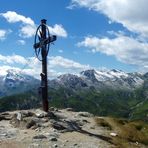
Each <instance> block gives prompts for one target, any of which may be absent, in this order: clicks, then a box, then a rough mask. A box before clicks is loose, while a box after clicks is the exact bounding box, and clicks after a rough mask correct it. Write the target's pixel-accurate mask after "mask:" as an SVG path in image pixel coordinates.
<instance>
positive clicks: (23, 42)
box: [17, 40, 26, 45]
mask: <svg viewBox="0 0 148 148" xmlns="http://www.w3.org/2000/svg"><path fill="white" fill-rule="evenodd" d="M17 42H18V44H20V45H25V44H26V42H25V40H18V41H17Z"/></svg>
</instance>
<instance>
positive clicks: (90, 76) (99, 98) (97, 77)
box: [0, 69, 148, 121]
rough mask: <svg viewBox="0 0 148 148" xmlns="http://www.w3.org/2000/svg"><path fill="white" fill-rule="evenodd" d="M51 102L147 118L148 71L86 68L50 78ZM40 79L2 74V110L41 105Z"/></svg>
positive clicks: (0, 107)
mask: <svg viewBox="0 0 148 148" xmlns="http://www.w3.org/2000/svg"><path fill="white" fill-rule="evenodd" d="M48 85H49V89H48V91H49V104H50V106H55V107H59V108H67V107H71V108H74V109H75V110H76V111H88V112H91V113H94V114H97V115H101V116H116V117H126V118H131V119H143V120H147V121H148V73H145V74H141V73H125V72H123V71H120V70H115V69H113V70H100V71H98V70H85V71H82V72H81V73H79V74H78V75H74V74H64V75H61V76H59V77H57V78H55V79H52V80H49V84H48ZM39 86H40V80H38V79H35V78H34V77H32V76H28V75H26V74H23V73H20V72H18V71H14V70H9V71H8V72H7V74H6V75H3V76H0V96H1V99H0V111H5V110H14V109H28V108H33V107H39V106H40V105H41V98H40V97H39V96H38V93H37V91H38V87H39Z"/></svg>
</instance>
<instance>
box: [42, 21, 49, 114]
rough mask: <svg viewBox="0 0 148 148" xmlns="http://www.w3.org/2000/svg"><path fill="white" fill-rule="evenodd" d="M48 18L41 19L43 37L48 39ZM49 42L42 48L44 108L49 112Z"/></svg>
mask: <svg viewBox="0 0 148 148" xmlns="http://www.w3.org/2000/svg"><path fill="white" fill-rule="evenodd" d="M44 24H45V25H46V20H45V19H43V20H41V32H42V39H43V40H45V39H46V26H45V25H44ZM46 48H47V44H44V46H42V48H41V55H42V59H43V60H42V73H41V85H42V86H41V87H42V103H43V110H44V111H45V112H48V79H47V49H46Z"/></svg>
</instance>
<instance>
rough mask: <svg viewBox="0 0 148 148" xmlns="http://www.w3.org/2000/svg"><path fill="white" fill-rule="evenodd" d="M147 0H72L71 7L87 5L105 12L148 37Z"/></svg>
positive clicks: (116, 20) (114, 20)
mask: <svg viewBox="0 0 148 148" xmlns="http://www.w3.org/2000/svg"><path fill="white" fill-rule="evenodd" d="M147 5H148V1H147V0H72V1H71V5H70V8H73V7H85V8H88V9H90V10H94V11H97V12H101V13H103V14H105V15H106V16H107V17H108V18H109V19H110V20H111V21H112V22H117V23H121V24H122V25H123V26H124V27H126V28H127V29H128V30H130V31H132V32H136V33H140V34H141V35H143V36H147V37H148V15H147V14H148V9H147Z"/></svg>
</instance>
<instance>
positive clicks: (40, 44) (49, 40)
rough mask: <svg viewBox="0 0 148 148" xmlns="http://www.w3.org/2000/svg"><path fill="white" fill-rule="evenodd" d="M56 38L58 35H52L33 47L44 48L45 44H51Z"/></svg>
mask: <svg viewBox="0 0 148 148" xmlns="http://www.w3.org/2000/svg"><path fill="white" fill-rule="evenodd" d="M56 39H57V37H56V36H55V35H53V36H50V37H48V38H47V39H44V40H43V41H41V42H38V43H35V44H34V46H33V47H34V49H37V48H42V47H43V46H44V45H47V44H50V43H52V42H54V41H55V40H56Z"/></svg>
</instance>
